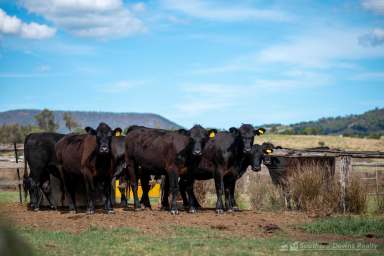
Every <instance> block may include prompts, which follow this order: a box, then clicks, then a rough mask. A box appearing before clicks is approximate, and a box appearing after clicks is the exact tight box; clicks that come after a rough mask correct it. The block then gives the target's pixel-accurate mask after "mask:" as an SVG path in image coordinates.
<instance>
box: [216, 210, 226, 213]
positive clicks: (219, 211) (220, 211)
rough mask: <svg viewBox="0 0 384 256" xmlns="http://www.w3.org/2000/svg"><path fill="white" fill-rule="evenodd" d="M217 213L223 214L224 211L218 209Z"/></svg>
mask: <svg viewBox="0 0 384 256" xmlns="http://www.w3.org/2000/svg"><path fill="white" fill-rule="evenodd" d="M216 213H217V214H223V213H224V211H223V209H216Z"/></svg>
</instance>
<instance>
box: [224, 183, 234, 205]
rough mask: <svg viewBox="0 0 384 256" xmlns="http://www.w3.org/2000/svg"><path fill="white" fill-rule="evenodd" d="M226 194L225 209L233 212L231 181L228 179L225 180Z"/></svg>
mask: <svg viewBox="0 0 384 256" xmlns="http://www.w3.org/2000/svg"><path fill="white" fill-rule="evenodd" d="M224 194H225V209H227V211H229V212H232V211H233V209H232V205H231V190H230V185H229V181H228V180H227V179H224Z"/></svg>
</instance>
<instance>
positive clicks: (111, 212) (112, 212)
mask: <svg viewBox="0 0 384 256" xmlns="http://www.w3.org/2000/svg"><path fill="white" fill-rule="evenodd" d="M107 214H115V211H114V210H108V211H107Z"/></svg>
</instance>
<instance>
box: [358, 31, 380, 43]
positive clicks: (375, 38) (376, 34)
mask: <svg viewBox="0 0 384 256" xmlns="http://www.w3.org/2000/svg"><path fill="white" fill-rule="evenodd" d="M359 42H360V43H361V44H362V45H364V46H379V45H383V44H384V29H381V28H375V29H373V30H372V31H371V32H369V33H367V34H364V35H362V36H361V37H360V38H359Z"/></svg>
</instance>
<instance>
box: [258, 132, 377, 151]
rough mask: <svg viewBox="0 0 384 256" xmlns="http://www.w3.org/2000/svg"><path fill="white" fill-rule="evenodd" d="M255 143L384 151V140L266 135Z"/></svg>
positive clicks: (299, 147)
mask: <svg viewBox="0 0 384 256" xmlns="http://www.w3.org/2000/svg"><path fill="white" fill-rule="evenodd" d="M255 141H256V142H257V143H262V142H265V141H268V142H271V143H273V144H274V145H275V146H282V147H287V148H296V149H303V148H311V147H319V146H321V145H324V146H327V147H330V148H339V149H344V150H358V151H384V140H383V139H365V138H350V137H340V136H321V135H318V136H316V135H276V134H265V135H263V136H260V137H256V139H255Z"/></svg>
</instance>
